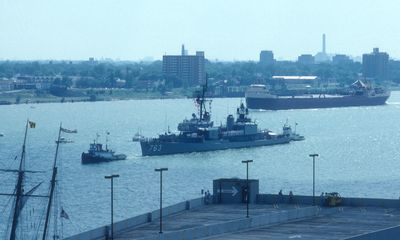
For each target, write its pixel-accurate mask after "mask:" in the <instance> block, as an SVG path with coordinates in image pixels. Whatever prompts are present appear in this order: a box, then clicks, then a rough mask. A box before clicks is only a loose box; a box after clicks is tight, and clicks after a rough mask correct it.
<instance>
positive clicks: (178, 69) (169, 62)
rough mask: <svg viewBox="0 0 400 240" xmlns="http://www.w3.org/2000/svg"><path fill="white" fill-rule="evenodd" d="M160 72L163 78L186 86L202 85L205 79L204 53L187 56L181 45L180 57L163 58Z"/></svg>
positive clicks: (198, 52) (167, 56) (165, 56)
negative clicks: (179, 81)
mask: <svg viewBox="0 0 400 240" xmlns="http://www.w3.org/2000/svg"><path fill="white" fill-rule="evenodd" d="M162 71H163V75H164V77H165V78H167V79H168V78H170V77H175V78H178V79H180V80H181V81H182V83H183V84H184V85H186V86H194V85H198V84H203V83H204V82H205V79H206V72H205V58H204V52H200V51H197V52H196V55H188V52H187V50H185V47H184V45H182V50H181V55H164V56H163V66H162Z"/></svg>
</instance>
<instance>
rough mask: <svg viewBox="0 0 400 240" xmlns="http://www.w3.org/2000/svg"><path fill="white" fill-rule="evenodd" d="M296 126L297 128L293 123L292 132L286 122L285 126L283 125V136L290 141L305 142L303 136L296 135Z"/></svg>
mask: <svg viewBox="0 0 400 240" xmlns="http://www.w3.org/2000/svg"><path fill="white" fill-rule="evenodd" d="M296 126H297V123H295V128H294V131H292V127H291V126H290V125H289V124H288V121H286V123H285V125H283V134H285V135H286V136H288V137H289V138H290V140H291V141H303V140H305V139H306V138H305V137H304V136H303V135H300V134H298V133H296Z"/></svg>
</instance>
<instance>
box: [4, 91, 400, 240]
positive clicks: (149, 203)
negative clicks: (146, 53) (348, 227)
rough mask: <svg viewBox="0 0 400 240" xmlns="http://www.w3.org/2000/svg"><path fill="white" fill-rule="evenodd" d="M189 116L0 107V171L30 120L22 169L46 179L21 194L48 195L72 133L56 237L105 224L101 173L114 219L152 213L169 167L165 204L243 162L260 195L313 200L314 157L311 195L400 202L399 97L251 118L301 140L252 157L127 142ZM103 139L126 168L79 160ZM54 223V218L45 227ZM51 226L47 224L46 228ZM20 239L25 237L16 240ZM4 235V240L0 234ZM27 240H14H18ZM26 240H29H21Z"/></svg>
mask: <svg viewBox="0 0 400 240" xmlns="http://www.w3.org/2000/svg"><path fill="white" fill-rule="evenodd" d="M239 103H240V99H214V100H213V105H212V106H213V109H212V118H213V120H214V122H215V123H216V124H219V123H220V122H221V121H222V122H225V117H226V115H227V114H228V113H234V111H235V108H236V106H237V105H238V104H239ZM194 111H195V105H194V103H193V100H191V99H174V100H132V101H114V102H94V103H64V104H61V103H52V104H40V105H11V106H1V107H0V132H2V133H4V135H5V136H4V137H2V138H0V168H6V169H10V168H17V167H18V159H17V160H14V158H15V156H17V155H19V154H20V151H21V146H22V141H23V131H24V125H25V121H26V119H27V118H28V117H29V119H31V120H32V121H35V122H36V124H37V126H36V128H35V129H31V130H30V131H29V134H28V145H27V161H26V168H27V169H30V170H40V171H44V172H41V173H27V182H28V183H27V186H26V187H25V189H26V191H27V189H30V188H31V187H33V186H34V185H35V184H38V183H40V182H43V184H42V185H41V186H40V188H39V189H38V190H37V192H36V193H37V194H46V192H47V191H48V183H49V180H50V177H51V167H52V161H53V157H54V152H55V142H54V141H55V139H56V137H57V133H58V126H59V124H60V121H62V123H63V126H65V127H66V128H70V129H78V134H74V135H71V134H69V135H64V136H66V137H67V138H70V139H73V140H74V143H71V144H64V145H62V146H61V150H60V157H59V160H60V166H59V182H58V184H59V190H60V192H61V198H60V199H61V200H60V202H58V204H59V205H61V206H63V208H64V209H65V211H66V212H67V213H68V215H69V217H70V220H66V221H64V222H63V225H64V228H63V229H64V236H69V235H71V234H74V233H77V232H80V231H83V230H88V229H91V228H95V227H98V226H101V225H104V224H107V223H108V222H109V211H110V210H109V205H110V182H109V181H108V180H105V179H104V175H108V174H112V173H117V174H120V178H118V179H116V180H115V182H114V183H115V184H114V187H115V220H116V221H118V220H122V219H125V218H128V217H131V216H135V215H137V214H141V213H145V212H147V211H150V210H154V209H156V208H157V207H158V204H159V202H158V201H159V199H158V193H159V192H158V191H159V175H158V174H157V173H156V172H154V168H158V167H168V168H169V171H168V172H167V173H165V175H164V176H165V177H164V196H165V204H166V205H168V204H173V203H176V202H180V201H183V200H186V199H191V198H195V197H199V196H200V191H201V189H210V190H211V189H212V180H213V179H215V178H221V177H242V178H243V177H245V166H244V165H243V164H242V163H241V161H242V160H246V159H253V160H254V163H252V164H251V165H250V177H252V178H257V179H259V180H260V188H261V189H260V191H261V192H263V193H277V192H278V191H279V189H283V192H284V193H286V194H287V193H288V192H289V191H290V190H292V191H293V192H294V193H295V194H308V195H310V194H312V160H311V159H310V158H309V157H308V154H309V153H314V152H317V153H319V154H320V157H319V158H318V159H317V162H316V192H317V193H320V192H330V191H337V192H339V193H341V195H343V196H358V197H363V196H366V197H380V198H398V197H399V196H400V190H399V189H400V182H399V181H398V180H399V179H400V173H399V171H398V169H399V168H400V161H399V156H400V148H399V139H400V124H399V119H400V118H399V116H400V114H399V113H400V92H392V96H391V98H390V99H389V100H388V104H387V105H385V106H376V107H352V108H332V109H311V110H287V111H252V112H251V116H252V117H253V119H255V120H256V121H257V122H258V123H259V125H260V126H261V127H262V128H269V129H271V130H274V131H281V127H282V125H283V124H284V122H285V121H286V119H288V120H289V122H291V123H292V125H294V122H298V123H299V125H298V126H297V131H298V132H299V133H301V134H304V135H305V137H306V140H305V141H302V142H292V143H290V144H285V145H277V146H267V147H259V148H252V149H236V150H225V151H215V152H206V153H190V154H181V155H172V156H159V157H142V156H141V152H140V146H139V143H134V142H131V138H132V136H133V135H134V134H135V133H136V132H137V131H138V129H140V130H141V132H142V134H144V135H146V136H156V135H157V134H158V133H162V132H164V131H166V130H167V129H168V126H170V128H171V130H173V129H175V128H176V126H177V124H178V122H180V121H181V120H182V119H184V118H190V115H191V113H192V112H194ZM106 131H109V132H110V133H111V134H110V142H109V145H110V147H111V148H112V149H114V150H116V151H117V152H120V153H125V154H127V155H128V159H127V160H126V161H118V162H113V163H104V164H94V165H82V164H81V162H80V155H81V153H82V152H83V151H86V150H87V149H88V146H89V143H90V142H91V141H93V139H94V138H96V133H99V134H100V135H101V137H100V140H103V142H104V137H105V132H106ZM15 176H16V175H14V174H13V173H5V172H1V173H0V181H1V185H0V192H13V188H14V185H15V181H16V178H15ZM11 203H12V202H10V201H9V198H8V197H4V196H0V211H1V212H0V213H1V215H0V234H3V235H4V231H5V230H6V226H7V223H8V221H9V220H8V216H9V212H10V207H11V205H12V204H11ZM45 204H46V202H45V200H44V199H32V200H29V201H28V203H27V205H26V209H25V210H24V211H25V212H26V213H25V215H24V216H26V217H23V218H22V220H21V221H22V226H23V228H24V230H22V231H21V232H22V233H20V234H27V235H26V236H28V235H29V236H32V234H33V235H34V231H33V230H30V229H34V228H37V226H36V225H33V224H32V222H40V221H38V220H39V218H40V217H41V215H42V214H39V213H42V211H43V209H44V206H45ZM53 220H54V219H53ZM53 220H52V221H53ZM24 232H25V233H24ZM0 236H1V237H2V235H0ZM24 236H25V235H21V237H24ZM26 238H28V237H26Z"/></svg>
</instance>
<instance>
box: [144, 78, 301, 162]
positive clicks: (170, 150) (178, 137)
mask: <svg viewBox="0 0 400 240" xmlns="http://www.w3.org/2000/svg"><path fill="white" fill-rule="evenodd" d="M206 89H207V84H205V85H204V86H203V88H202V92H201V93H200V94H199V95H198V97H197V98H196V104H198V106H199V112H198V116H197V115H196V114H194V113H193V114H192V118H191V119H190V120H187V119H186V120H183V121H182V122H181V123H179V124H178V132H177V133H171V132H169V131H168V132H166V133H164V134H160V135H159V136H158V137H157V138H143V139H141V140H140V146H141V149H142V155H143V156H155V155H166V154H177V153H188V152H204V151H213V150H224V149H232V148H248V147H258V146H267V145H275V144H285V143H289V142H290V141H291V140H303V139H304V137H303V138H302V139H301V138H300V139H299V136H300V135H299V134H296V133H294V132H292V130H291V128H290V126H288V125H287V124H285V126H284V127H283V132H282V133H274V132H272V131H269V130H267V129H264V130H261V129H259V128H258V124H257V123H255V122H254V121H252V120H251V118H250V117H249V116H248V114H249V111H248V109H247V108H246V107H245V105H244V104H243V103H241V104H240V107H239V108H237V112H236V114H237V117H236V119H235V118H234V116H233V115H228V117H227V119H226V124H225V125H222V124H221V125H220V126H214V123H213V121H211V111H210V110H209V109H210V108H209V109H208V110H207V108H206V102H209V103H210V105H211V100H208V99H205V92H206Z"/></svg>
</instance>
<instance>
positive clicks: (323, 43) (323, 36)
mask: <svg viewBox="0 0 400 240" xmlns="http://www.w3.org/2000/svg"><path fill="white" fill-rule="evenodd" d="M322 52H323V53H324V54H326V43H325V33H324V34H322Z"/></svg>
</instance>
